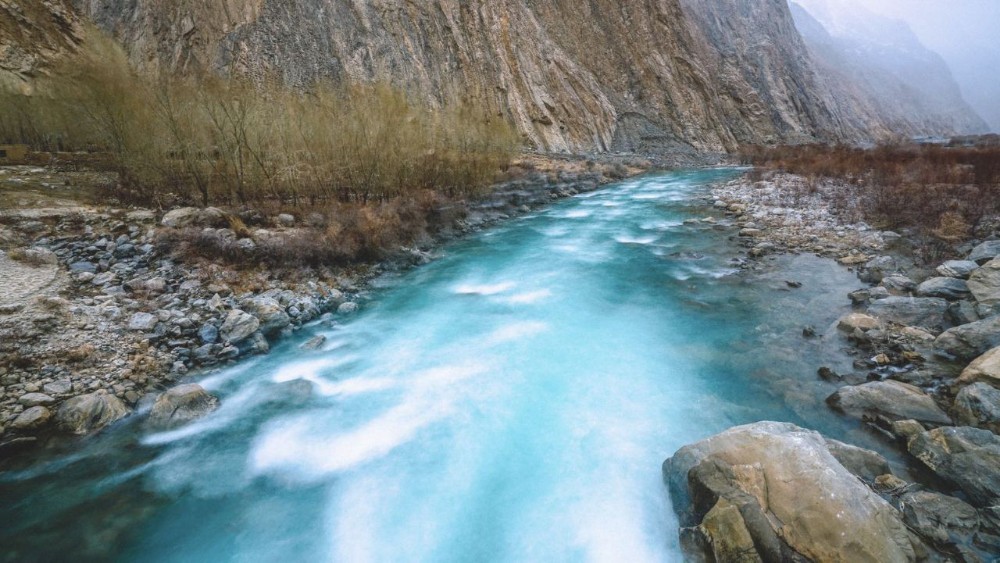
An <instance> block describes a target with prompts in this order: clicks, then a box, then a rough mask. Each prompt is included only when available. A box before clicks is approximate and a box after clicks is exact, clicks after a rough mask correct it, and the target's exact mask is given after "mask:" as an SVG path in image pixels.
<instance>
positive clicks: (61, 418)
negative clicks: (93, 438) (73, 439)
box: [55, 391, 131, 435]
mask: <svg viewBox="0 0 1000 563" xmlns="http://www.w3.org/2000/svg"><path fill="white" fill-rule="evenodd" d="M130 412H131V411H129V409H128V407H126V406H125V403H123V402H122V401H121V399H119V398H118V397H115V396H114V395H109V394H108V393H106V392H104V391H98V392H96V393H91V394H89V395H80V396H78V397H73V398H72V399H69V400H67V401H66V402H64V403H63V404H62V405H60V406H59V410H57V411H56V417H55V419H56V423H57V424H58V425H59V428H60V430H62V431H64V432H68V433H70V434H77V435H83V434H89V433H91V432H96V431H98V430H100V429H102V428H104V427H105V426H107V425H109V424H111V423H112V422H115V421H118V420H121V419H122V418H125V417H126V416H128V414H129V413H130Z"/></svg>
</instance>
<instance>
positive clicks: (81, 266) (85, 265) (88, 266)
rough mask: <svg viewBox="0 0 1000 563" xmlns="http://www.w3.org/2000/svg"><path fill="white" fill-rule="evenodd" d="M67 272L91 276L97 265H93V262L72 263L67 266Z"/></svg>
mask: <svg viewBox="0 0 1000 563" xmlns="http://www.w3.org/2000/svg"><path fill="white" fill-rule="evenodd" d="M69 271H71V272H77V273H87V274H93V273H95V272H97V265H96V264H94V263H93V262H86V261H80V262H73V263H72V264H70V265H69ZM78 279H79V278H78ZM90 279H93V278H90ZM88 281H89V280H88Z"/></svg>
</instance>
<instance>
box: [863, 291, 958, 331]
mask: <svg viewBox="0 0 1000 563" xmlns="http://www.w3.org/2000/svg"><path fill="white" fill-rule="evenodd" d="M947 313H948V302H947V301H945V300H944V299H941V298H938V297H887V298H885V299H879V300H878V301H876V302H874V303H872V304H871V306H870V307H868V314H869V315H872V316H873V317H876V318H879V319H882V320H883V321H889V322H893V323H897V324H901V325H906V326H919V327H924V328H929V329H935V330H937V329H941V328H943V327H944V325H945V322H946V320H945V315H946V314H947Z"/></svg>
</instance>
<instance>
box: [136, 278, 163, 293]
mask: <svg viewBox="0 0 1000 563" xmlns="http://www.w3.org/2000/svg"><path fill="white" fill-rule="evenodd" d="M142 287H143V288H144V289H145V290H146V291H148V292H150V293H163V292H164V291H166V290H167V280H165V279H163V278H152V279H148V280H146V281H145V282H143V284H142Z"/></svg>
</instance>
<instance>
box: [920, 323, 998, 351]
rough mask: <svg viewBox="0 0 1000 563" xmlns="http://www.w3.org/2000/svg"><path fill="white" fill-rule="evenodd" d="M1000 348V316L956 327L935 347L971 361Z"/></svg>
mask: <svg viewBox="0 0 1000 563" xmlns="http://www.w3.org/2000/svg"><path fill="white" fill-rule="evenodd" d="M997 346H1000V315H996V316H993V317H990V318H988V319H983V320H981V321H977V322H974V323H969V324H964V325H962V326H956V327H955V328H952V329H949V330H946V331H944V332H943V333H941V335H940V336H938V337H937V340H935V341H934V347H935V348H937V349H938V350H941V351H943V352H946V353H948V354H951V355H952V356H955V357H956V358H958V359H960V360H971V359H973V358H976V357H978V356H981V355H982V354H985V353H986V352H988V351H989V350H990V349H991V348H996V347H997Z"/></svg>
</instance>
